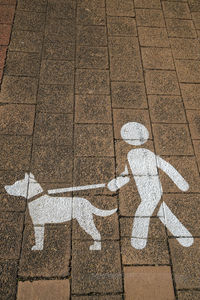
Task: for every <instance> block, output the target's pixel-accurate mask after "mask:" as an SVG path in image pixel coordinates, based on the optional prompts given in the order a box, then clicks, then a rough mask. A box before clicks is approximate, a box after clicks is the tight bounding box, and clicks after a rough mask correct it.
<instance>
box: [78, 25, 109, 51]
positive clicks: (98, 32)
mask: <svg viewBox="0 0 200 300" xmlns="http://www.w3.org/2000/svg"><path fill="white" fill-rule="evenodd" d="M77 44H78V45H81V46H94V47H103V46H107V38H106V27H105V26H78V27H77Z"/></svg>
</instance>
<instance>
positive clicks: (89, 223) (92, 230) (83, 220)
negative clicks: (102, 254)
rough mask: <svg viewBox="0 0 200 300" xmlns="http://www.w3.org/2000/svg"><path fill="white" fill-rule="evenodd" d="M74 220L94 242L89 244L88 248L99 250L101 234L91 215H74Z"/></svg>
mask: <svg viewBox="0 0 200 300" xmlns="http://www.w3.org/2000/svg"><path fill="white" fill-rule="evenodd" d="M76 220H77V221H78V223H79V225H80V226H81V227H82V228H83V229H84V230H85V232H87V233H88V234H89V235H90V236H91V237H92V238H93V240H94V244H93V245H91V246H90V250H101V235H100V233H99V231H98V230H97V228H96V226H95V224H94V220H93V215H92V214H90V215H88V214H87V215H84V217H83V215H80V216H78V217H76Z"/></svg>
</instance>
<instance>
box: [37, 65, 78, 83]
mask: <svg viewBox="0 0 200 300" xmlns="http://www.w3.org/2000/svg"><path fill="white" fill-rule="evenodd" d="M73 73H74V63H73V62H70V61H63V60H59V61H57V60H43V61H42V64H41V69H40V84H71V85H73V81H74V74H73Z"/></svg>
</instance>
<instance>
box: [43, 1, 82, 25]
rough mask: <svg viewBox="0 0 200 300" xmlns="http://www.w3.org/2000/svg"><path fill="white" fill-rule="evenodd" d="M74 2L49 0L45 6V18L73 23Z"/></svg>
mask: <svg viewBox="0 0 200 300" xmlns="http://www.w3.org/2000/svg"><path fill="white" fill-rule="evenodd" d="M75 8H76V4H75V1H59V2H58V1H56V0H50V2H49V3H48V5H47V17H48V18H58V19H67V20H69V21H70V22H72V23H73V22H75Z"/></svg>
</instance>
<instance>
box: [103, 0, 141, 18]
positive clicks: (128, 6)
mask: <svg viewBox="0 0 200 300" xmlns="http://www.w3.org/2000/svg"><path fill="white" fill-rule="evenodd" d="M106 9H107V14H108V15H109V16H123V17H124V16H129V17H134V16H135V11H134V6H133V1H131V0H121V1H118V0H106Z"/></svg>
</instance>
